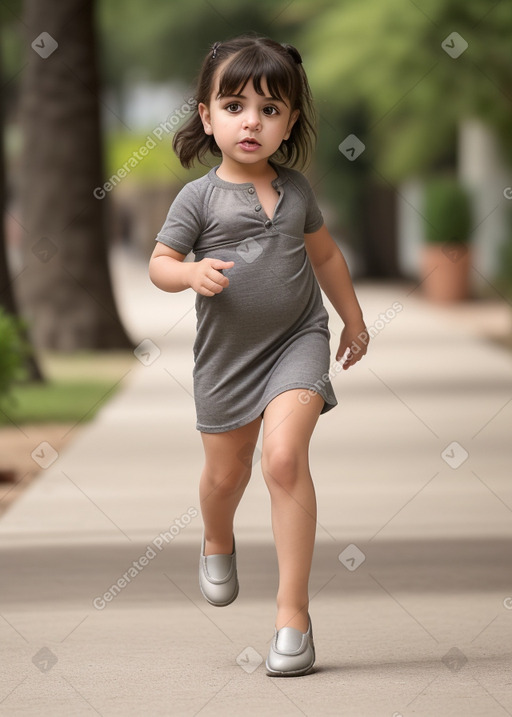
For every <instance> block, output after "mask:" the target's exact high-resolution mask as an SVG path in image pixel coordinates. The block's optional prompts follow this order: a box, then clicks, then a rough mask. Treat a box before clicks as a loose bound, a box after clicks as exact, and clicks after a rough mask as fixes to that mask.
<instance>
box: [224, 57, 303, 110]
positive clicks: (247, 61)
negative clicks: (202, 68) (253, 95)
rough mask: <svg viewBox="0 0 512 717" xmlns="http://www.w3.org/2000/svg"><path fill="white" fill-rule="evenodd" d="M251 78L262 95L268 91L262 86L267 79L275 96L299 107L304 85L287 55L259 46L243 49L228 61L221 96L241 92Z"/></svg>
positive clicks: (258, 92) (268, 86) (270, 91)
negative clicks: (298, 78)
mask: <svg viewBox="0 0 512 717" xmlns="http://www.w3.org/2000/svg"><path fill="white" fill-rule="evenodd" d="M249 80H250V81H252V83H253V85H254V89H255V91H256V92H257V94H259V95H262V96H263V95H265V92H264V90H263V88H262V86H261V83H262V81H263V80H264V81H265V82H266V84H267V88H268V91H269V93H270V95H271V96H272V97H274V98H275V99H277V100H281V101H282V102H285V103H286V104H288V105H290V109H295V105H296V103H297V97H298V95H299V91H300V88H299V87H297V79H296V77H294V75H293V74H292V72H290V68H289V65H288V64H287V62H286V61H285V59H284V58H283V59H281V58H280V57H276V53H272V54H271V53H266V52H262V51H261V48H260V47H255V46H250V47H247V48H244V49H243V50H240V52H237V53H236V54H235V55H234V56H233V59H232V60H231V61H230V62H228V64H227V65H226V67H225V68H224V71H223V72H222V75H221V76H220V78H219V93H218V95H217V97H230V96H232V95H237V94H240V93H241V92H242V91H243V89H244V87H245V86H246V84H247V83H248V82H249Z"/></svg>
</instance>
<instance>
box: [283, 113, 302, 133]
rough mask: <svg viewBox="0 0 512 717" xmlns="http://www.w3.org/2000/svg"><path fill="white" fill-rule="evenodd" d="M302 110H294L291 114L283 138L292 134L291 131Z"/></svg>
mask: <svg viewBox="0 0 512 717" xmlns="http://www.w3.org/2000/svg"><path fill="white" fill-rule="evenodd" d="M299 115H300V110H293V112H292V113H291V115H290V119H289V120H288V126H287V128H286V132H285V135H284V137H283V139H288V138H289V136H290V133H291V131H292V127H293V125H294V124H295V122H296V121H297V120H298V119H299Z"/></svg>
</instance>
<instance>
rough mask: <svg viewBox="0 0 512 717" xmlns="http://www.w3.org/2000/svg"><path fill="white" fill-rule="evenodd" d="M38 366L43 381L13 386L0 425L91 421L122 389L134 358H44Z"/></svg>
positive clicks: (125, 355)
mask: <svg viewBox="0 0 512 717" xmlns="http://www.w3.org/2000/svg"><path fill="white" fill-rule="evenodd" d="M40 363H41V367H42V370H43V372H44V374H45V376H46V377H47V381H46V382H45V383H23V384H18V385H16V386H14V388H13V390H12V392H11V394H10V396H8V397H7V398H6V399H5V400H3V401H2V402H1V403H0V425H3V426H8V425H12V424H13V423H15V424H17V425H23V424H26V423H34V424H37V423H81V422H86V421H89V420H91V419H92V418H93V417H94V416H95V415H96V413H97V411H98V410H99V409H100V408H101V407H102V406H103V405H104V404H105V403H106V402H107V401H108V400H109V399H111V398H112V396H113V395H114V394H115V393H116V392H117V390H118V389H119V388H120V387H121V386H122V384H123V378H124V376H126V375H127V374H128V373H129V372H130V370H131V368H132V367H133V365H134V357H133V354H132V353H131V352H117V353H108V354H101V353H98V354H96V353H86V352H80V353H77V354H72V355H52V354H45V355H43V356H41V357H40Z"/></svg>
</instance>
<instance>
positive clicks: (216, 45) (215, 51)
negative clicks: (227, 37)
mask: <svg viewBox="0 0 512 717" xmlns="http://www.w3.org/2000/svg"><path fill="white" fill-rule="evenodd" d="M219 47H220V42H216V43H215V44H214V45H213V47H212V60H215V58H216V57H217V50H218V49H219Z"/></svg>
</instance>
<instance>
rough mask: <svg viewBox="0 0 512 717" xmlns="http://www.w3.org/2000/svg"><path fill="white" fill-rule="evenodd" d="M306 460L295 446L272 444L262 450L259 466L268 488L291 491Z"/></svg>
mask: <svg viewBox="0 0 512 717" xmlns="http://www.w3.org/2000/svg"><path fill="white" fill-rule="evenodd" d="M304 463H305V464H306V467H307V458H306V460H305V459H304V456H303V455H302V452H301V451H300V450H297V448H296V446H293V445H286V444H283V443H277V442H276V443H274V444H273V445H271V446H269V447H267V448H266V449H265V448H264V449H263V455H262V458H261V465H262V470H263V475H264V477H265V481H266V483H267V485H268V487H269V488H270V489H271V488H272V487H274V486H280V487H282V488H286V489H288V490H289V489H291V488H293V486H294V485H295V484H296V482H297V480H298V479H299V477H300V475H301V473H302V469H303V468H304Z"/></svg>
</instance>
